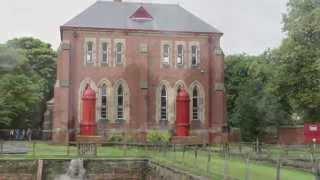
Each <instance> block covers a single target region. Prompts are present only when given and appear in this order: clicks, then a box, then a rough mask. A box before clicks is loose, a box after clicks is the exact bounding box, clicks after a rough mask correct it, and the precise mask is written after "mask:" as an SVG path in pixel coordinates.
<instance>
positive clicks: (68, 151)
mask: <svg viewBox="0 0 320 180" xmlns="http://www.w3.org/2000/svg"><path fill="white" fill-rule="evenodd" d="M69 155H70V145H69V143H68V144H67V156H69Z"/></svg>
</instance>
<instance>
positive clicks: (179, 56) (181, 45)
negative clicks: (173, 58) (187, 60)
mask: <svg viewBox="0 0 320 180" xmlns="http://www.w3.org/2000/svg"><path fill="white" fill-rule="evenodd" d="M179 48H181V52H179ZM179 58H181V59H180V61H181V62H179ZM183 63H184V46H183V44H178V45H177V65H178V66H182V65H183Z"/></svg>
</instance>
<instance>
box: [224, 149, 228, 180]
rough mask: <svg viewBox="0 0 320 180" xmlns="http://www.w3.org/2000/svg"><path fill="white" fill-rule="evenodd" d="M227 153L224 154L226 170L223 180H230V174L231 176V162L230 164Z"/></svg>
mask: <svg viewBox="0 0 320 180" xmlns="http://www.w3.org/2000/svg"><path fill="white" fill-rule="evenodd" d="M228 160H229V159H228V157H227V152H225V153H224V169H223V177H224V178H223V179H224V180H228V178H229V177H228V174H229V162H228Z"/></svg>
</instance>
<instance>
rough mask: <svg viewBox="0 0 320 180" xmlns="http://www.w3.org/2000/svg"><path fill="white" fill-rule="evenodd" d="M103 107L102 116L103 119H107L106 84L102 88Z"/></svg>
mask: <svg viewBox="0 0 320 180" xmlns="http://www.w3.org/2000/svg"><path fill="white" fill-rule="evenodd" d="M100 91H101V109H100V117H101V119H107V86H106V85H105V84H104V85H103V86H102V87H101V88H100Z"/></svg>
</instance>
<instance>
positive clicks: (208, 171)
mask: <svg viewBox="0 0 320 180" xmlns="http://www.w3.org/2000/svg"><path fill="white" fill-rule="evenodd" d="M210 162H211V148H209V149H208V161H207V173H210Z"/></svg>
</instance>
